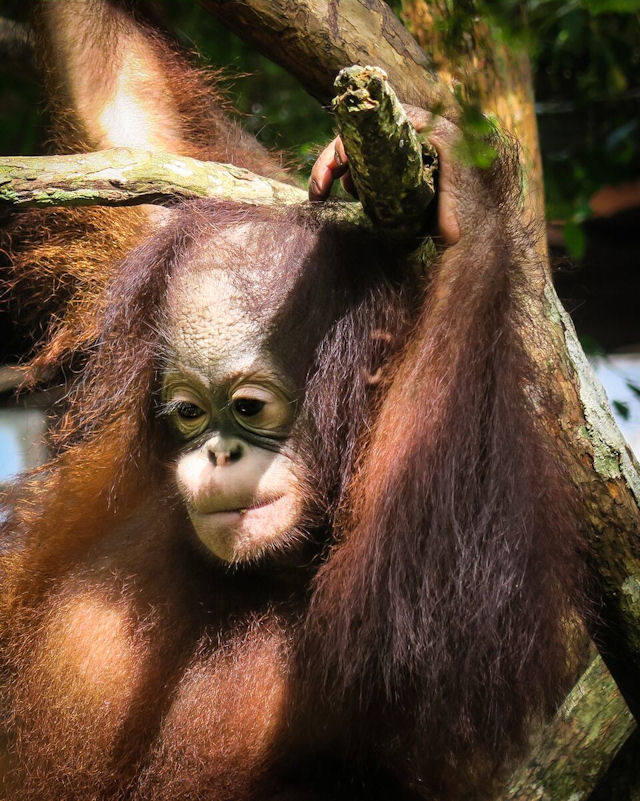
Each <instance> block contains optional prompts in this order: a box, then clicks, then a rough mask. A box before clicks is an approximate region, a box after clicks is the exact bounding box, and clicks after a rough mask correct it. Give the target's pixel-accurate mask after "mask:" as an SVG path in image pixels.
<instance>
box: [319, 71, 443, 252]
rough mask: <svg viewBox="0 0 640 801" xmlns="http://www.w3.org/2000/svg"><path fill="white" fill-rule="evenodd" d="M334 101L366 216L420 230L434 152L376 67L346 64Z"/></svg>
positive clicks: (390, 226)
mask: <svg viewBox="0 0 640 801" xmlns="http://www.w3.org/2000/svg"><path fill="white" fill-rule="evenodd" d="M335 87H336V91H337V92H338V94H337V96H336V97H335V98H334V100H333V103H332V108H333V111H334V113H335V115H336V119H337V121H338V128H339V131H340V135H341V136H342V141H343V142H344V146H345V149H346V151H347V155H348V156H349V164H350V169H351V176H352V178H353V182H354V184H355V186H356V189H357V190H358V197H359V198H360V200H361V202H362V206H363V208H364V210H365V212H366V213H367V214H368V216H369V217H370V218H371V219H372V220H373V221H374V223H376V224H377V225H378V227H381V228H383V229H385V230H387V231H391V232H394V233H395V234H396V235H399V236H402V237H404V238H407V237H409V236H413V235H417V234H420V233H423V232H424V229H425V222H426V220H427V219H428V216H427V209H428V207H429V204H430V203H431V201H432V200H433V196H434V193H435V190H434V173H435V170H436V168H437V163H438V159H437V154H436V151H435V148H433V147H432V146H431V145H430V144H429V143H428V142H426V141H425V140H421V139H420V137H419V135H418V134H417V133H416V131H415V129H414V127H413V126H412V125H411V123H410V122H409V120H408V119H407V115H406V114H405V112H404V109H403V108H402V106H401V105H400V102H399V101H398V99H397V97H396V95H395V93H394V91H393V89H391V87H390V86H389V84H388V83H387V81H386V75H385V73H384V72H382V70H380V69H378V68H377V67H348V68H346V69H344V70H341V71H340V73H339V74H338V77H337V78H336V82H335Z"/></svg>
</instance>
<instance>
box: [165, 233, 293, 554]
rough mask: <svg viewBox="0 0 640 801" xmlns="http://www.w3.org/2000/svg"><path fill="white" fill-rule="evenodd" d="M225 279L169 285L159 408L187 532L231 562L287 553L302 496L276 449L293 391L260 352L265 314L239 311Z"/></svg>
mask: <svg viewBox="0 0 640 801" xmlns="http://www.w3.org/2000/svg"><path fill="white" fill-rule="evenodd" d="M241 230H242V227H239V228H237V229H235V231H236V232H239V231H241ZM229 236H233V238H234V239H235V237H236V234H235V233H234V234H231V233H230V234H229ZM230 278H231V276H230V275H229V273H228V272H227V271H226V270H220V269H216V268H215V266H209V265H206V264H205V265H204V266H203V267H202V268H201V269H197V270H195V271H194V270H191V271H189V273H187V274H186V275H184V276H181V277H180V278H179V279H174V280H173V282H172V286H171V287H170V292H169V315H168V317H169V321H170V335H169V341H170V345H171V349H172V353H171V355H170V360H169V366H168V369H167V371H166V374H165V379H164V384H163V402H164V414H166V415H167V416H168V418H169V421H170V423H171V425H172V426H173V427H174V429H175V432H176V434H177V436H178V438H179V440H181V441H182V442H183V443H184V444H183V447H182V449H181V455H180V456H179V458H178V460H177V463H176V474H175V475H176V481H177V485H178V488H179V491H180V494H181V496H182V498H183V499H184V503H185V505H186V508H187V512H188V515H189V518H190V520H191V523H192V524H193V527H194V529H195V532H196V534H197V536H198V538H199V539H200V541H201V542H202V543H203V544H204V545H205V546H206V548H207V549H208V550H209V551H211V553H213V554H214V555H215V556H216V557H218V559H221V560H223V561H225V562H229V563H237V562H249V561H253V560H256V559H258V558H260V557H262V556H263V555H264V554H265V553H269V552H278V551H282V550H287V549H288V548H289V547H290V546H291V544H292V542H293V541H295V539H296V534H295V524H296V522H297V521H298V520H299V519H300V516H301V512H302V499H301V493H300V491H299V484H298V480H297V478H296V474H295V465H294V463H293V462H292V460H291V459H290V458H289V457H288V456H286V455H285V454H284V453H283V452H282V446H283V444H284V443H285V441H286V439H287V436H288V433H289V431H290V429H291V426H292V424H293V421H294V418H295V411H296V398H295V390H294V388H293V387H292V386H290V385H289V384H288V382H287V379H286V378H285V377H284V376H282V375H281V374H280V373H279V370H278V368H277V367H276V365H275V363H274V360H273V359H272V358H271V357H270V355H269V354H268V352H267V351H266V348H265V347H264V331H265V330H266V327H267V325H268V318H269V317H270V316H271V314H272V312H270V311H268V310H267V311H265V310H261V311H260V312H259V313H258V314H256V310H255V309H253V310H251V309H248V308H247V305H251V304H250V303H248V301H247V299H246V296H245V295H243V293H242V292H240V291H239V290H238V289H237V288H236V287H235V286H234V284H233V282H232V281H231V280H230ZM256 281H259V278H257V279H256Z"/></svg>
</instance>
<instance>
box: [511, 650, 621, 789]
mask: <svg viewBox="0 0 640 801" xmlns="http://www.w3.org/2000/svg"><path fill="white" fill-rule="evenodd" d="M635 728H636V723H635V720H634V719H633V716H632V715H631V712H629V709H628V708H627V706H626V704H625V702H624V700H623V699H622V696H621V695H620V692H619V691H618V688H617V686H616V684H615V682H614V680H613V678H612V677H611V675H610V673H609V671H608V670H607V668H606V666H605V664H604V662H603V661H602V659H601V658H600V657H596V658H595V659H594V660H593V662H592V663H591V664H590V665H589V667H588V668H587V669H586V671H585V672H584V674H583V675H582V676H581V678H580V680H579V681H578V683H577V684H576V685H575V687H574V688H573V690H571V692H570V693H569V695H568V696H567V698H566V699H565V701H564V703H563V704H562V706H561V707H560V709H559V710H558V712H557V714H556V716H555V717H554V719H553V720H552V721H551V722H550V723H549V724H548V725H547V726H545V728H544V729H543V730H542V731H541V732H540V733H539V735H538V736H537V737H536V738H535V742H534V744H533V746H532V748H531V750H530V752H529V754H528V756H527V759H526V761H525V762H524V763H523V764H522V766H521V767H520V768H518V769H517V770H516V771H515V772H514V774H513V775H512V777H511V780H510V781H509V783H508V787H507V790H506V792H505V793H504V794H503V795H501V796H500V798H501V799H503V801H507V799H508V801H533V799H535V800H536V801H583V799H586V798H587V797H588V796H589V794H590V793H591V791H592V790H593V788H594V787H595V786H596V784H597V783H598V782H599V781H600V779H601V778H602V777H603V776H604V774H605V772H606V770H607V768H608V767H609V765H610V764H611V762H612V761H613V759H614V757H615V756H616V754H617V753H618V751H619V750H620V748H621V747H622V746H623V745H624V743H625V741H626V740H627V738H628V737H629V736H630V735H631V733H632V732H633V731H634V730H635Z"/></svg>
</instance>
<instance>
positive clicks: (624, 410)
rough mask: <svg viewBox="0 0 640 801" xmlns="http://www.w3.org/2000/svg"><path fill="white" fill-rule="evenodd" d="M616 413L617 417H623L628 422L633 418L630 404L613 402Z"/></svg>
mask: <svg viewBox="0 0 640 801" xmlns="http://www.w3.org/2000/svg"><path fill="white" fill-rule="evenodd" d="M611 405H612V406H613V408H614V410H615V412H616V414H617V415H619V416H620V417H622V419H623V420H628V419H629V417H630V416H631V412H630V410H629V404H628V403H623V402H622V401H617V400H614V401H612V402H611Z"/></svg>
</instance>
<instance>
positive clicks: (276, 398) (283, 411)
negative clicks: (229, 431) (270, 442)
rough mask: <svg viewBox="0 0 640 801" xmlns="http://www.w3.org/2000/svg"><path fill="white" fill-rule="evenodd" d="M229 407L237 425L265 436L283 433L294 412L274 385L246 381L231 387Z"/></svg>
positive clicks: (279, 435)
mask: <svg viewBox="0 0 640 801" xmlns="http://www.w3.org/2000/svg"><path fill="white" fill-rule="evenodd" d="M230 408H231V413H232V414H233V417H234V419H235V421H236V422H237V423H238V425H240V426H242V427H243V428H246V429H247V430H248V431H253V432H255V433H256V434H263V435H264V436H267V437H282V436H286V434H287V433H288V431H289V427H290V425H291V421H292V419H293V412H294V407H293V404H292V403H291V402H290V401H289V400H288V399H287V398H286V397H285V395H284V394H283V393H282V392H280V391H279V389H277V388H276V387H271V386H268V385H261V384H248V383H247V384H241V385H239V386H236V387H235V388H234V389H233V391H232V392H231V404H230Z"/></svg>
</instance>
